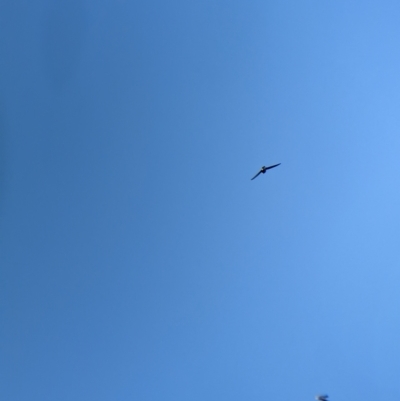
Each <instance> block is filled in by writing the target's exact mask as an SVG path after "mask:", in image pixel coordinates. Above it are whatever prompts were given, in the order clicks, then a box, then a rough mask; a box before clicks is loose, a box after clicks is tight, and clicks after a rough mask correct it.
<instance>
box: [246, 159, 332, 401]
mask: <svg viewBox="0 0 400 401" xmlns="http://www.w3.org/2000/svg"><path fill="white" fill-rule="evenodd" d="M280 164H281V163H278V164H274V165H273V166H268V167H265V166H262V167H261V169H260V171H259V172H258V173H257V174H256V175H255V176H254V177H253V178H252V180H254V178H257V177H258V176H259V175H260V174H261V173H263V174H265V172H266V171H267V170H269V169H270V168H274V167H277V166H279V165H280ZM325 401H326V400H325Z"/></svg>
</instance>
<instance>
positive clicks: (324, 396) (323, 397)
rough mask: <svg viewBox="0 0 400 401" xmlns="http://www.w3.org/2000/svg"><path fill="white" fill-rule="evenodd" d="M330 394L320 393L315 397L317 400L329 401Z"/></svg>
mask: <svg viewBox="0 0 400 401" xmlns="http://www.w3.org/2000/svg"><path fill="white" fill-rule="evenodd" d="M328 397H329V396H328V395H327V394H320V395H317V396H316V397H315V399H316V400H317V401H328Z"/></svg>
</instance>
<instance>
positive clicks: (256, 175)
mask: <svg viewBox="0 0 400 401" xmlns="http://www.w3.org/2000/svg"><path fill="white" fill-rule="evenodd" d="M260 174H261V170H260V171H259V172H258V173H257V174H256V175H255V176H254V177H253V178H252V180H254V178H257V177H258V176H259V175H260Z"/></svg>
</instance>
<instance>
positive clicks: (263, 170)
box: [252, 163, 281, 180]
mask: <svg viewBox="0 0 400 401" xmlns="http://www.w3.org/2000/svg"><path fill="white" fill-rule="evenodd" d="M280 164H281V163H278V164H274V165H272V166H268V167H265V166H262V167H261V169H260V171H259V172H258V173H257V174H256V175H255V176H254V177H253V178H252V180H254V178H257V177H258V176H259V175H260V174H261V173H263V174H265V172H266V171H267V170H269V169H271V168H274V167H277V166H279V165H280Z"/></svg>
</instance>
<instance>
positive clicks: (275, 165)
mask: <svg viewBox="0 0 400 401" xmlns="http://www.w3.org/2000/svg"><path fill="white" fill-rule="evenodd" d="M280 164H281V163H278V164H274V165H273V166H269V167H265V170H269V169H270V168H274V167H278V166H279V165H280Z"/></svg>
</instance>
